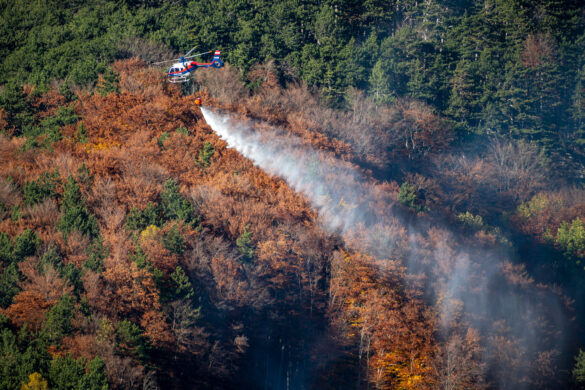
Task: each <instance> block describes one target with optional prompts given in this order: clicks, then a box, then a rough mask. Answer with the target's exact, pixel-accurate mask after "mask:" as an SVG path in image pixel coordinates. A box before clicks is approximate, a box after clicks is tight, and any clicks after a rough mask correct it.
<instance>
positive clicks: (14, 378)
mask: <svg viewBox="0 0 585 390" xmlns="http://www.w3.org/2000/svg"><path fill="white" fill-rule="evenodd" d="M46 347H47V346H46V345H45V344H43V343H42V342H41V340H40V339H35V338H32V336H31V334H30V333H29V332H28V330H27V327H26V325H25V326H23V327H22V328H21V330H20V331H19V333H18V335H15V334H14V333H12V331H10V330H9V329H6V328H5V329H2V330H0V356H1V357H2V358H1V359H0V389H14V390H19V389H20V386H21V384H22V383H27V382H28V377H29V375H30V374H31V373H34V372H39V373H45V372H47V369H48V362H49V361H50V360H51V357H50V356H49V354H48V353H47V350H46Z"/></svg>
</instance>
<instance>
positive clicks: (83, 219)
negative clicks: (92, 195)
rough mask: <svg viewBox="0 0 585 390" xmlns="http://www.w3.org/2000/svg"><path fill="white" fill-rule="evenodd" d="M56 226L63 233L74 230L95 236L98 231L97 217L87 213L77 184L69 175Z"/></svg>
mask: <svg viewBox="0 0 585 390" xmlns="http://www.w3.org/2000/svg"><path fill="white" fill-rule="evenodd" d="M57 228H58V229H59V230H60V231H61V232H62V233H63V234H65V235H67V234H68V233H71V232H72V231H75V230H76V231H79V232H80V233H82V234H84V235H87V236H90V237H96V236H97V234H98V233H99V228H98V224H97V219H96V217H95V216H94V215H92V214H90V213H89V211H88V209H87V207H86V206H85V202H84V201H83V199H82V198H81V192H80V190H79V185H78V184H77V183H76V182H75V179H73V177H72V176H69V178H68V179H67V183H66V184H65V189H64V193H63V202H62V203H61V218H60V219H59V222H58V223H57Z"/></svg>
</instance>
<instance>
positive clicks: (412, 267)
mask: <svg viewBox="0 0 585 390" xmlns="http://www.w3.org/2000/svg"><path fill="white" fill-rule="evenodd" d="M201 111H202V112H203V115H204V117H205V120H206V121H207V123H208V124H209V126H210V127H211V128H212V129H213V130H214V131H215V132H216V133H217V134H218V135H219V136H220V137H221V138H222V139H223V140H225V142H226V143H227V145H228V147H230V148H234V149H236V150H237V151H238V152H239V153H241V154H242V155H244V156H245V157H247V158H249V159H250V160H252V161H253V162H254V164H256V165H257V166H258V167H260V168H262V169H263V170H265V171H266V172H268V173H270V174H273V175H276V176H279V177H281V178H283V179H284V180H285V181H286V182H287V183H288V184H289V185H290V186H291V187H292V188H293V189H295V190H296V191H298V192H300V193H302V194H303V195H304V196H305V197H306V198H307V199H308V200H309V202H310V203H311V204H312V206H313V207H314V208H315V209H316V210H317V211H318V213H319V216H320V218H321V220H322V223H323V225H324V228H325V229H327V230H329V231H331V232H337V233H339V234H340V235H341V236H342V237H343V238H344V239H345V240H346V242H347V243H348V245H350V246H351V245H352V242H357V241H358V240H356V239H355V238H356V236H358V235H359V236H360V237H361V238H362V239H360V240H359V243H360V244H359V245H360V246H361V247H359V248H357V249H359V250H363V251H365V252H368V253H370V254H372V255H375V256H376V257H378V258H381V259H384V258H393V259H396V258H399V259H401V261H402V262H404V264H405V265H406V266H407V268H408V270H409V272H410V273H413V274H421V275H424V283H423V284H424V288H425V290H426V291H425V296H426V297H427V301H428V303H429V304H430V305H434V306H436V308H437V317H438V320H439V321H438V323H439V329H438V333H439V336H438V337H439V338H442V339H443V340H446V339H447V338H448V337H449V334H450V333H451V332H452V330H453V328H454V326H456V325H457V323H459V322H464V323H466V324H468V326H469V327H473V328H474V329H476V330H478V331H479V333H480V334H481V340H482V345H483V356H484V357H483V363H485V365H484V366H485V371H484V372H483V373H482V375H485V376H487V377H489V379H490V380H491V384H492V385H493V386H494V387H497V388H518V387H522V384H523V383H525V387H530V386H534V383H532V384H529V381H528V380H529V379H530V378H531V377H532V376H535V375H536V372H537V371H538V370H540V369H541V368H542V367H539V365H542V364H550V365H551V366H554V364H555V363H554V358H555V356H558V354H559V353H561V352H563V348H564V339H563V330H564V327H565V326H566V321H565V314H564V311H563V310H564V309H563V306H562V305H561V303H560V301H561V299H560V298H559V296H558V295H556V294H554V293H552V292H551V291H550V289H548V288H547V287H546V286H540V285H535V284H534V283H533V281H532V280H531V279H530V278H529V277H528V276H527V275H526V274H525V273H524V272H522V270H521V269H520V270H518V268H517V267H515V266H514V265H513V264H512V263H510V262H509V260H508V259H507V258H506V256H505V254H502V252H501V251H496V250H493V249H478V248H476V247H473V248H471V247H465V245H462V244H460V242H461V241H462V240H460V239H459V237H457V234H456V233H454V231H452V230H451V229H448V228H445V227H437V226H433V223H431V222H429V220H428V219H422V218H421V219H420V220H419V219H414V220H413V219H412V218H409V222H406V221H405V220H404V218H401V217H400V216H399V215H398V213H397V212H396V201H395V198H394V196H393V195H392V193H391V191H388V185H387V184H381V183H378V182H375V181H373V180H372V179H370V178H368V177H367V176H366V175H364V174H363V173H362V171H361V170H360V169H358V168H357V167H355V166H353V165H352V164H350V163H348V162H345V161H342V160H340V159H338V158H335V157H334V156H332V155H330V154H328V153H325V152H322V151H318V150H315V149H314V148H313V147H312V146H311V145H309V144H307V143H305V142H303V140H302V139H301V138H299V137H296V136H293V135H291V134H289V133H286V132H284V131H282V130H278V129H275V128H273V127H270V126H266V125H265V124H261V123H258V122H252V121H244V120H242V119H237V120H236V119H234V118H232V117H231V116H230V115H227V114H223V113H219V112H217V111H212V110H210V109H207V108H202V109H201ZM364 236H365V237H366V239H365V240H364V239H363V237H364ZM429 242H430V243H431V244H428V243H429ZM421 243H424V244H421ZM502 343H503V344H506V345H507V347H506V348H505V353H506V354H507V356H506V359H507V360H506V363H504V362H503V361H502V360H501V355H502V353H503V352H502V348H503V347H502ZM547 357H548V358H549V360H550V361H546V362H539V360H540V359H544V360H546V358H547ZM509 362H518V366H517V367H516V366H508V367H502V365H503V364H511V363H509ZM553 371H554V370H553ZM553 375H554V374H553ZM549 383H552V382H549Z"/></svg>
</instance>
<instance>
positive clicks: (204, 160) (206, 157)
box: [195, 142, 215, 168]
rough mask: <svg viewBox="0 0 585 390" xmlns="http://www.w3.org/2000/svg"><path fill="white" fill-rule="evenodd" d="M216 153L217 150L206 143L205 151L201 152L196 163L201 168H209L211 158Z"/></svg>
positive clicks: (204, 145)
mask: <svg viewBox="0 0 585 390" xmlns="http://www.w3.org/2000/svg"><path fill="white" fill-rule="evenodd" d="M214 153H215V148H214V147H213V145H211V143H209V142H205V144H203V149H202V150H200V151H199V156H198V157H197V159H196V160H195V163H196V164H197V165H199V166H200V167H203V168H207V167H208V166H209V165H210V164H211V157H213V154H214Z"/></svg>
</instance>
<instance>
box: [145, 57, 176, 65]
mask: <svg viewBox="0 0 585 390" xmlns="http://www.w3.org/2000/svg"><path fill="white" fill-rule="evenodd" d="M176 61H181V59H180V58H177V59H175V60H166V61H159V62H151V65H158V64H164V63H166V62H176Z"/></svg>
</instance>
